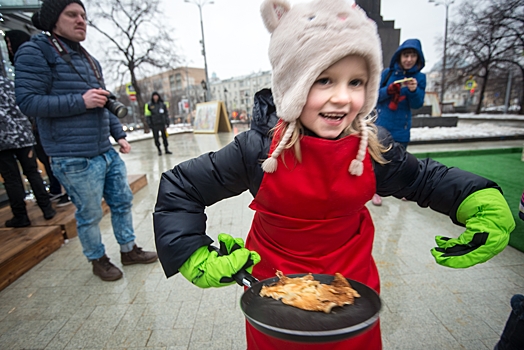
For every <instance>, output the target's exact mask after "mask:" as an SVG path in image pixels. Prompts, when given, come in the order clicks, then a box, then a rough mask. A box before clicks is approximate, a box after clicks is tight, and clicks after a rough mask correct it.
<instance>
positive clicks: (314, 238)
mask: <svg viewBox="0 0 524 350" xmlns="http://www.w3.org/2000/svg"><path fill="white" fill-rule="evenodd" d="M277 139H278V137H275V138H274V142H273V145H272V148H274V147H275V140H277ZM359 142H360V138H358V137H356V136H349V137H344V138H342V139H340V140H326V139H321V138H316V137H309V136H304V137H303V138H302V139H301V140H300V148H301V150H302V162H301V163H298V161H297V160H296V158H295V156H294V154H293V152H291V151H289V150H288V151H285V152H284V156H285V158H284V162H283V161H282V159H281V158H280V157H279V158H278V168H277V170H276V171H275V172H274V173H266V174H264V177H263V180H262V183H261V185H260V189H259V190H258V193H257V195H256V197H255V199H254V200H253V202H252V203H251V205H250V208H251V209H253V210H255V211H256V212H255V216H254V219H253V224H252V226H251V230H250V232H249V235H248V237H247V240H246V247H247V248H249V249H251V250H255V251H256V252H258V253H259V254H260V256H261V257H262V261H261V262H260V263H259V264H257V265H256V266H255V267H254V269H253V275H254V276H255V277H256V278H258V279H260V280H262V279H266V278H270V277H274V276H275V272H276V270H280V271H282V272H283V273H284V274H292V273H309V272H311V273H321V274H330V275H334V274H335V273H336V272H340V273H341V274H342V275H344V276H345V277H346V278H349V279H353V280H356V281H359V282H361V283H364V284H366V285H368V286H370V287H371V288H373V289H374V290H376V291H377V292H379V276H378V271H377V268H376V265H375V262H374V261H373V257H372V255H371V251H372V248H373V238H374V227H373V222H372V220H371V216H370V214H369V211H368V210H367V208H366V207H365V204H366V202H368V201H369V200H370V199H371V197H372V196H373V194H374V193H375V187H376V184H375V175H374V172H373V168H372V164H371V160H370V157H369V155H368V154H366V158H365V160H364V173H363V174H362V175H361V176H354V175H351V174H350V173H349V171H348V168H349V164H350V162H351V160H353V159H355V157H356V154H357V150H358V146H359ZM246 336H247V345H248V349H250V350H255V349H261V350H268V349H286V350H293V349H297V350H298V349H300V350H302V349H344V350H346V349H365V350H379V349H382V343H381V336H380V326H379V325H378V322H377V324H376V325H375V326H373V328H371V329H370V330H369V331H367V332H365V333H363V334H361V335H359V336H357V337H354V338H351V339H348V340H345V341H340V342H332V343H325V344H307V343H294V342H289V341H283V340H279V339H276V338H273V337H270V336H267V335H265V334H263V333H261V332H259V331H258V330H256V329H255V328H253V327H252V326H251V325H250V324H249V323H247V322H246Z"/></svg>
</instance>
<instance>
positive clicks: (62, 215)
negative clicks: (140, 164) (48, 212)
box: [0, 174, 147, 249]
mask: <svg viewBox="0 0 524 350" xmlns="http://www.w3.org/2000/svg"><path fill="white" fill-rule="evenodd" d="M127 179H128V181H129V186H130V187H131V191H132V192H133V194H134V193H136V192H138V191H139V190H141V189H142V188H144V187H145V186H146V185H147V177H146V175H145V174H136V175H128V176H127ZM54 208H55V209H56V215H55V217H54V218H52V219H51V220H45V219H44V217H43V216H42V211H41V210H40V208H39V207H38V205H37V204H36V202H29V201H28V202H27V214H28V215H29V220H31V226H32V227H35V226H36V227H40V226H60V228H61V229H62V233H63V235H64V238H66V239H70V238H73V237H76V236H78V233H77V231H76V219H75V212H76V208H75V206H74V205H73V204H70V205H67V206H65V207H56V206H54ZM102 210H103V212H104V215H105V214H107V213H109V207H108V206H107V204H106V203H105V202H104V201H102ZM12 216H13V214H12V212H11V208H10V207H9V206H6V207H4V208H1V209H0V228H1V227H5V222H6V220H9V219H10V218H11V217H12ZM0 249H2V248H1V247H0Z"/></svg>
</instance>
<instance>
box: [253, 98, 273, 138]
mask: <svg viewBox="0 0 524 350" xmlns="http://www.w3.org/2000/svg"><path fill="white" fill-rule="evenodd" d="M277 122H278V117H277V110H276V107H275V102H274V101H273V94H272V93H271V90H270V89H262V90H260V91H259V92H257V93H256V94H255V99H254V105H253V120H252V121H251V129H252V130H256V131H258V132H260V133H262V134H264V135H267V134H268V133H269V131H270V130H271V129H272V128H274V127H275V125H277Z"/></svg>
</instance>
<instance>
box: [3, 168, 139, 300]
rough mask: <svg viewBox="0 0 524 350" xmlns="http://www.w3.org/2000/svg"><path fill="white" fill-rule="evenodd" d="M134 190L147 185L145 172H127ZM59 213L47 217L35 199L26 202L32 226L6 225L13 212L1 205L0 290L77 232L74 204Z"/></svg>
mask: <svg viewBox="0 0 524 350" xmlns="http://www.w3.org/2000/svg"><path fill="white" fill-rule="evenodd" d="M127 178H128V181H129V185H130V187H131V191H132V192H133V194H134V193H136V192H138V191H139V190H141V189H142V188H144V187H145V186H146V185H147V177H146V175H145V174H139V175H128V177H127ZM53 205H54V207H55V209H56V215H55V217H54V218H52V219H51V220H45V219H44V217H43V216H42V211H41V210H40V208H39V207H38V205H37V204H36V203H35V202H32V201H28V202H27V213H28V215H29V219H30V220H31V226H29V227H24V228H6V227H5V222H6V220H9V219H10V218H11V217H12V216H13V214H12V212H11V208H10V207H9V206H5V207H3V208H0V290H2V289H4V288H5V287H7V286H8V285H9V284H11V283H13V282H14V281H15V280H16V279H17V278H19V277H20V276H22V275H23V274H24V273H25V272H27V271H28V270H30V269H31V268H32V267H33V266H35V265H36V264H38V263H39V262H40V261H42V260H43V259H44V258H45V257H47V256H48V255H50V254H51V253H53V252H54V251H55V250H57V249H58V248H60V247H61V246H62V244H63V243H64V240H65V239H70V238H73V237H76V236H77V235H78V233H77V230H76V219H75V211H76V208H75V206H74V205H73V204H69V205H67V206H65V207H59V208H58V207H56V206H55V204H53ZM101 205H102V209H103V212H104V215H105V214H107V213H109V207H108V206H107V204H106V203H105V202H102V203H101Z"/></svg>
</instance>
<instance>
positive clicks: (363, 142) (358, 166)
mask: <svg viewBox="0 0 524 350" xmlns="http://www.w3.org/2000/svg"><path fill="white" fill-rule="evenodd" d="M359 126H360V143H359V146H358V152H357V157H356V158H355V159H353V160H352V161H351V164H350V165H349V173H350V174H351V175H355V176H360V175H362V173H363V172H364V163H363V161H364V157H365V156H366V149H367V148H368V130H367V126H366V122H365V121H364V118H360V120H359Z"/></svg>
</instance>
